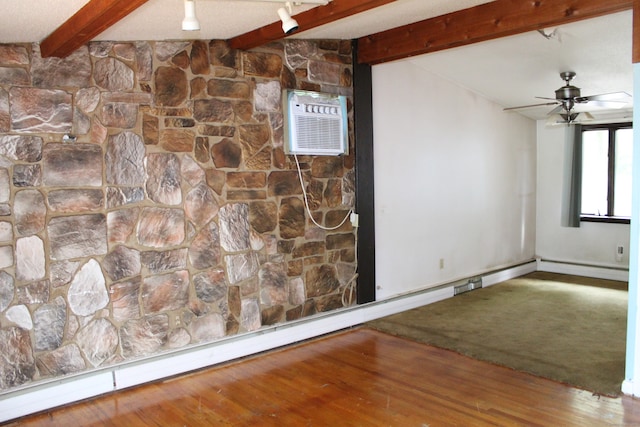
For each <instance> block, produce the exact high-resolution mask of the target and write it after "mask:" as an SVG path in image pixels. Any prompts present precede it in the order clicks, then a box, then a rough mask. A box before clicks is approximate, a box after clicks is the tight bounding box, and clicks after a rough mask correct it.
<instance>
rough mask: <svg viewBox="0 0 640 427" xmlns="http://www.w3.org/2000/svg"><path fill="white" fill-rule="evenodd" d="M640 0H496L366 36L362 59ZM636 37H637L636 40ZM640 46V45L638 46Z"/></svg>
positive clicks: (481, 37)
mask: <svg viewBox="0 0 640 427" xmlns="http://www.w3.org/2000/svg"><path fill="white" fill-rule="evenodd" d="M634 1H635V2H636V3H637V2H638V0H536V1H523V0H495V1H492V2H489V3H484V4H481V5H479V6H475V7H471V8H468V9H463V10H459V11H456V12H452V13H449V14H446V15H442V16H437V17H435V18H430V19H426V20H424V21H420V22H416V23H414V24H409V25H405V26H403V27H398V28H394V29H391V30H387V31H383V32H380V33H376V34H372V35H369V36H365V37H362V38H360V39H359V40H358V61H359V62H360V63H363V64H371V65H373V64H380V63H383V62H389V61H394V60H397V59H402V58H407V57H410V56H415V55H422V54H425V53H430V52H435V51H438V50H444V49H449V48H453V47H458V46H464V45H469V44H472V43H476V42H481V41H486V40H491V39H496V38H499V37H505V36H511V35H514V34H520V33H524V32H527V31H534V30H538V29H542V28H547V27H553V26H557V25H560V24H566V23H569V22H574V21H579V20H582V19H588V18H595V17H598V16H602V15H607V14H610V13H615V12H621V11H624V10H628V9H631V8H632V7H633V5H634ZM635 37H636V36H634V38H635ZM638 49H639V50H640V47H638Z"/></svg>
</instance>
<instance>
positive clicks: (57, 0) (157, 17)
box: [0, 0, 633, 119]
mask: <svg viewBox="0 0 640 427" xmlns="http://www.w3.org/2000/svg"><path fill="white" fill-rule="evenodd" d="M87 2H88V0H30V1H11V2H10V1H7V0H5V1H3V2H1V3H0V16H2V18H0V19H1V21H2V25H0V43H19V42H39V41H41V40H43V39H44V38H45V37H46V36H48V35H49V34H50V33H51V32H53V31H54V30H55V29H56V28H57V27H58V26H59V25H61V24H62V23H63V22H64V21H65V20H67V19H68V18H69V17H70V16H71V15H73V14H74V13H75V11H77V10H78V9H80V8H81V7H82V6H83V5H84V4H86V3H87ZM487 2H488V1H487V0H429V1H425V0H396V1H394V2H392V3H389V4H387V5H384V6H380V7H378V8H376V9H373V10H370V11H367V12H363V13H361V14H359V15H356V16H352V17H349V18H346V19H343V20H339V21H336V22H334V23H331V24H327V25H324V26H321V27H317V28H314V29H311V30H308V31H303V32H299V33H296V34H294V36H293V37H296V38H333V39H353V38H358V37H362V36H366V35H369V34H373V33H376V32H379V31H383V30H386V29H390V28H395V27H398V26H402V25H405V24H408V23H412V22H416V21H420V20H423V19H427V18H431V17H434V16H438V15H442V14H445V13H449V12H453V11H455V10H459V9H464V8H468V7H472V6H476V5H479V4H482V3H487ZM282 4H283V3H273V2H264V1H257V2H256V1H249V0H196V11H197V16H198V19H199V21H200V24H201V28H202V29H201V30H200V31H195V32H184V31H182V30H181V29H180V25H181V21H182V18H183V16H184V7H183V1H182V0H149V1H148V2H147V3H145V4H143V5H142V6H141V7H140V8H138V9H136V10H135V11H133V12H132V13H131V14H130V15H129V16H127V17H125V18H124V19H122V20H121V21H120V22H118V23H116V24H115V25H114V26H112V27H111V28H109V29H107V30H106V31H105V32H103V33H102V34H100V35H99V36H97V37H96V40H115V41H131V40H180V39H185V40H188V39H205V40H209V39H229V38H232V37H234V36H237V35H240V34H243V33H245V32H248V31H251V30H253V29H256V28H259V27H262V26H264V25H267V24H270V23H272V22H275V21H277V20H278V17H277V13H276V10H277V9H278V8H279V7H282ZM312 7H316V5H312V4H303V5H297V6H294V7H293V15H294V17H295V15H296V14H298V13H300V12H302V11H305V10H307V9H310V8H312ZM631 21H632V12H631V11H630V10H629V11H628V12H621V13H616V14H612V15H607V16H604V17H601V18H596V19H591V20H587V21H580V22H576V23H572V24H567V25H563V26H561V27H558V28H549V29H546V30H545V31H546V33H547V34H549V33H552V32H553V31H554V30H555V34H556V36H554V37H552V38H550V39H546V38H545V37H543V36H542V35H541V34H539V33H537V32H530V33H526V34H521V35H516V36H512V37H507V38H502V39H498V40H492V41H488V42H483V43H478V44H475V45H471V46H466V47H460V48H456V49H450V50H447V51H442V52H436V53H432V54H428V55H423V56H419V57H415V58H410V59H407V60H408V61H411V62H412V63H413V64H415V65H416V66H419V67H422V68H424V69H426V70H428V71H430V72H433V73H434V74H437V75H440V76H442V77H444V78H446V79H449V80H451V81H453V82H455V83H456V84H459V85H460V86H463V87H466V88H468V89H470V90H473V91H475V92H477V93H479V94H481V95H483V96H485V97H487V98H489V99H491V100H493V101H495V102H496V103H498V104H499V105H501V106H503V107H511V106H519V105H528V104H534V103H537V102H539V101H540V100H538V99H536V98H535V97H536V96H544V97H553V96H554V90H555V89H557V88H559V87H560V86H562V84H563V81H562V80H561V79H560V77H559V73H560V72H561V71H575V72H576V73H577V77H576V79H575V80H574V81H573V84H574V85H575V86H578V87H580V88H581V89H582V95H593V94H598V93H610V92H618V91H626V92H628V93H633V77H632V63H631V40H632V22H631ZM540 102H541V101H540ZM551 108H553V107H552V106H551V107H544V108H530V109H523V110H520V111H519V113H521V114H525V115H527V116H529V117H531V118H534V119H542V118H544V117H545V115H546V113H547V112H548V111H549V110H550V109H551ZM625 111H627V110H625ZM505 114H516V113H505ZM608 114H611V112H610V111H607V112H606V114H605V116H606V115H608ZM625 114H628V112H626V113H625Z"/></svg>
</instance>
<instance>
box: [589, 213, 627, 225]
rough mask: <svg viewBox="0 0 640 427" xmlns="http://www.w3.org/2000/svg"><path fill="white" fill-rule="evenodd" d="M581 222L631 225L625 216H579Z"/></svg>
mask: <svg viewBox="0 0 640 427" xmlns="http://www.w3.org/2000/svg"><path fill="white" fill-rule="evenodd" d="M580 221H583V222H606V223H609V224H631V218H628V217H625V216H598V215H580Z"/></svg>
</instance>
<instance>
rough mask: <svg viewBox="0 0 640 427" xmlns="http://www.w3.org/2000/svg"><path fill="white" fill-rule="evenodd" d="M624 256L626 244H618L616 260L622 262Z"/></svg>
mask: <svg viewBox="0 0 640 427" xmlns="http://www.w3.org/2000/svg"><path fill="white" fill-rule="evenodd" d="M623 256H624V246H622V245H618V246H616V261H618V262H621V261H622V257H623Z"/></svg>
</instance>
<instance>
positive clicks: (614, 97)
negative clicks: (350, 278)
mask: <svg viewBox="0 0 640 427" xmlns="http://www.w3.org/2000/svg"><path fill="white" fill-rule="evenodd" d="M631 98H632V96H631V95H629V94H628V93H627V92H612V93H601V94H599V95H590V96H580V97H577V98H576V99H575V101H576V102H590V101H614V102H630V101H631Z"/></svg>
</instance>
